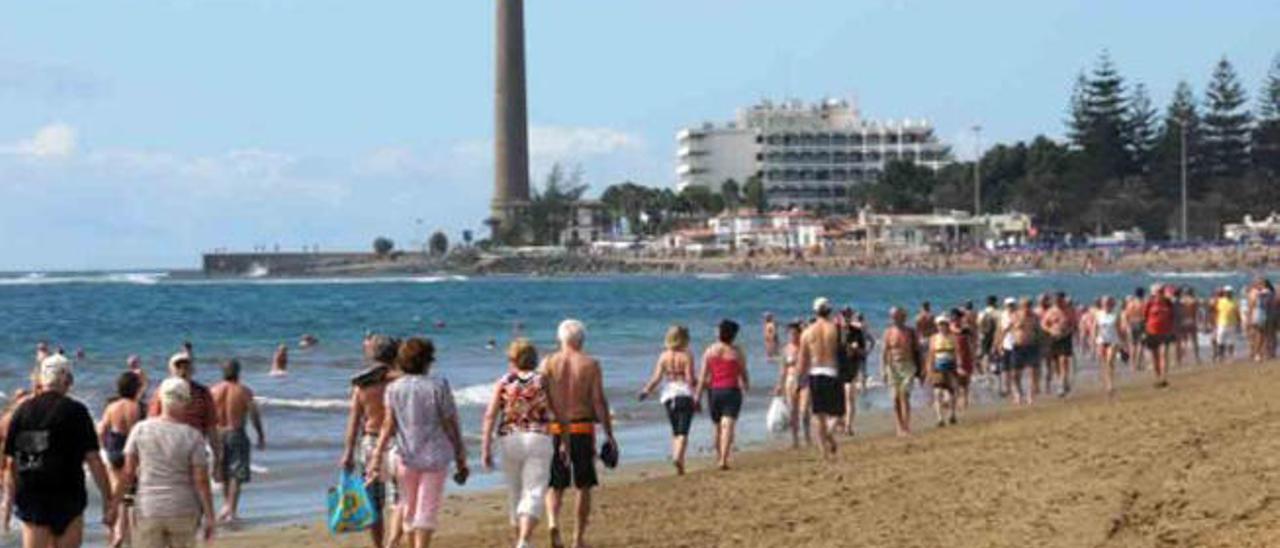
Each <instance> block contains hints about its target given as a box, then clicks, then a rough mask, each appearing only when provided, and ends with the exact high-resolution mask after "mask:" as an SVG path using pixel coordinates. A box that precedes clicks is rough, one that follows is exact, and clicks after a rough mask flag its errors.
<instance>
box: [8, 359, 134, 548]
mask: <svg viewBox="0 0 1280 548" xmlns="http://www.w3.org/2000/svg"><path fill="white" fill-rule="evenodd" d="M39 380H40V386H41V391H40V393H39V394H37V395H35V396H32V397H31V399H29V400H27V401H26V402H23V404H22V405H21V406H20V407H18V409H17V411H15V412H14V413H13V418H12V420H11V421H10V423H9V430H8V437H7V440H8V443H6V445H5V456H7V457H8V458H10V459H12V465H11V466H10V467H9V481H10V482H11V485H13V486H14V491H13V493H12V494H11V495H10V496H11V497H13V502H14V504H15V506H16V510H17V515H18V519H21V520H22V545H23V546H39V547H42V548H43V547H46V546H53V547H57V548H62V547H72V546H80V544H81V543H82V542H83V538H84V509H85V507H87V506H88V493H87V492H86V490H85V481H84V480H85V478H84V469H85V467H88V469H89V473H90V474H91V475H92V476H93V481H94V483H95V484H97V486H98V492H99V493H101V495H102V501H103V504H102V515H103V523H105V524H107V525H108V526H110V524H113V523H115V505H114V504H112V498H111V490H110V487H109V486H108V485H109V484H108V482H107V469H106V466H105V465H104V464H103V463H102V457H101V456H100V455H99V453H98V436H97V434H96V433H95V432H94V425H93V418H92V417H90V415H89V410H88V409H86V408H85V406H84V404H83V403H80V402H78V401H76V400H74V399H72V398H71V397H69V396H67V392H68V391H70V390H71V385H72V382H73V378H72V371H71V362H70V361H69V360H67V358H66V357H65V356H62V355H60V354H54V355H52V356H48V357H46V358H45V359H44V360H43V361H41V362H40V370H39Z"/></svg>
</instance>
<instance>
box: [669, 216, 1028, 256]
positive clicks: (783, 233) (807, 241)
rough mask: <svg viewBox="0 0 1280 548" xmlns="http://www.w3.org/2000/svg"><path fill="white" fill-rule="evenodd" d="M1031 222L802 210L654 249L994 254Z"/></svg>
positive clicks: (728, 225) (715, 221)
mask: <svg viewBox="0 0 1280 548" xmlns="http://www.w3.org/2000/svg"><path fill="white" fill-rule="evenodd" d="M1031 230H1032V225H1031V218H1030V217H1028V216H1027V215H1024V214H1021V213H1005V214H997V215H980V216H977V217H974V216H972V215H970V214H969V213H967V212H963V211H951V212H944V213H930V214H906V215H895V214H885V213H874V212H871V211H867V210H864V211H862V212H860V213H859V214H858V216H857V217H828V218H825V219H818V218H816V217H814V216H813V215H811V214H809V213H808V212H805V211H801V210H792V211H782V212H770V213H763V214H762V213H756V212H755V211H752V210H741V211H738V212H736V213H727V212H726V213H722V214H720V215H718V216H716V217H714V218H712V219H709V220H708V221H707V224H706V227H705V228H702V227H699V228H693V229H686V230H679V231H676V232H673V233H671V234H668V235H666V236H664V237H662V238H659V239H658V240H656V241H655V242H654V243H655V244H656V246H657V247H659V248H662V249H666V250H673V249H679V250H684V251H687V252H693V253H696V254H705V253H708V252H731V251H732V252H746V251H751V250H764V251H794V250H804V251H809V250H814V249H823V250H828V251H830V250H834V249H836V248H838V247H842V248H843V249H845V250H846V251H847V252H853V251H856V250H865V251H867V252H873V251H877V250H879V251H885V250H895V251H918V252H928V251H942V250H952V251H954V250H966V249H973V248H976V247H983V248H987V249H993V248H996V247H1000V246H1010V245H1021V244H1025V243H1027V241H1028V240H1029V237H1030V233H1031Z"/></svg>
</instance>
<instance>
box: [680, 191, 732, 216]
mask: <svg viewBox="0 0 1280 548" xmlns="http://www.w3.org/2000/svg"><path fill="white" fill-rule="evenodd" d="M680 198H681V199H682V200H685V201H686V203H687V206H688V208H689V210H690V212H691V213H692V214H694V215H717V214H719V213H720V212H721V211H724V198H723V197H721V196H720V195H719V194H716V193H714V192H711V190H710V189H708V188H707V187H704V186H699V185H689V186H687V187H684V190H681V191H680Z"/></svg>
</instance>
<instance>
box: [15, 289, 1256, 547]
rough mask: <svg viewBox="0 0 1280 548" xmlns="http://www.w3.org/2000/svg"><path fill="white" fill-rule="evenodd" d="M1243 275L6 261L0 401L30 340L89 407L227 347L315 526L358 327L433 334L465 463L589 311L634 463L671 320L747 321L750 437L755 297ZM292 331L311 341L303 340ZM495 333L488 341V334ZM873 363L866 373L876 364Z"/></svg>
mask: <svg viewBox="0 0 1280 548" xmlns="http://www.w3.org/2000/svg"><path fill="white" fill-rule="evenodd" d="M1248 276H1249V274H1248V273H1237V272H1198V273H1151V274H1140V275H1139V274H1106V275H1095V276H1082V275H1059V274H1045V273H1039V272H1015V273H1004V274H967V275H928V276H917V275H910V274H903V275H874V276H804V275H729V274H725V275H701V276H686V277H595V278H516V277H512V278H505V277H494V278H474V279H470V278H465V277H458V276H439V277H416V278H387V279H360V280H344V279H296V280H276V279H254V280H216V281H207V280H192V279H180V278H176V277H170V276H168V275H166V274H164V273H150V272H140V273H78V274H47V275H44V274H25V273H23V274H7V275H0V390H2V391H3V393H4V394H5V395H6V397H7V395H8V394H11V393H12V391H13V390H14V389H15V388H18V387H21V386H24V385H25V384H26V375H27V374H28V373H29V371H30V369H31V365H32V356H33V350H34V345H35V343H36V341H40V340H47V341H49V342H50V343H51V344H53V345H58V346H62V347H63V348H65V349H66V351H67V352H68V354H72V353H74V352H75V351H76V350H77V349H83V350H84V352H85V358H84V359H83V360H81V361H80V362H78V363H77V370H76V383H77V384H76V386H75V387H74V389H73V394H74V395H75V396H76V397H77V398H80V399H81V400H83V401H85V402H86V403H87V404H88V405H89V407H90V409H91V410H92V411H93V412H95V413H98V412H100V410H101V408H102V406H103V402H104V401H105V400H106V398H107V397H108V396H109V395H110V392H111V390H113V387H114V378H115V377H116V375H118V374H119V373H120V372H121V370H122V369H123V364H124V360H125V357H126V356H128V355H129V354H138V355H140V356H142V358H143V363H144V366H145V367H146V369H147V370H148V372H149V373H150V376H151V377H152V379H160V378H162V377H163V375H164V373H165V372H164V364H165V361H166V359H167V357H168V356H169V355H170V354H172V353H173V352H175V351H177V350H178V349H179V345H180V344H181V342H182V341H184V340H189V341H191V342H193V343H194V345H195V352H196V356H197V364H198V365H197V374H196V376H197V378H198V379H199V380H201V381H203V382H205V383H206V384H213V383H214V382H215V381H216V380H217V379H218V375H219V373H218V368H217V364H218V363H219V362H220V361H222V360H224V359H227V358H231V357H235V358H238V359H240V360H241V362H242V363H243V364H244V366H245V374H244V382H246V383H247V384H248V385H249V386H250V387H252V388H253V389H254V390H255V392H256V393H257V395H258V396H259V397H260V398H261V404H262V407H263V410H264V414H265V420H266V427H267V432H268V434H267V435H268V450H267V451H265V452H261V453H257V454H255V465H256V466H255V467H256V469H257V471H258V474H257V476H256V477H255V478H254V480H253V483H252V484H251V485H249V486H248V487H247V488H246V491H245V498H244V503H243V504H242V513H243V514H244V515H245V516H246V517H247V518H249V519H248V524H249V525H251V526H252V525H263V524H274V523H285V522H296V521H308V522H310V521H315V520H318V519H320V518H321V517H322V514H323V504H324V502H323V501H324V494H325V489H326V488H327V486H328V485H330V484H331V483H332V482H333V479H334V477H335V475H336V463H337V460H338V456H339V452H340V450H341V443H342V429H343V425H344V418H345V414H346V403H345V400H346V397H347V395H348V386H349V385H348V382H347V379H348V378H349V376H350V375H351V374H352V373H354V372H355V371H357V370H358V369H359V368H360V367H361V359H360V341H361V338H362V336H363V335H364V333H365V332H366V331H369V330H372V331H377V332H383V333H390V334H394V335H397V336H423V337H429V338H431V339H432V340H433V341H434V342H435V344H436V347H437V357H438V363H437V364H436V365H435V367H434V369H433V374H435V375H439V376H443V377H445V378H447V379H448V380H449V381H450V383H451V384H452V386H453V387H454V389H455V393H456V397H457V400H458V403H459V405H460V407H461V413H462V427H463V431H464V433H465V435H466V437H467V438H468V440H469V444H470V446H471V455H472V457H473V459H474V458H475V457H476V456H477V454H478V450H477V449H476V441H477V437H478V434H479V431H480V420H481V417H480V416H481V413H482V412H483V407H482V406H483V405H484V403H485V402H486V399H487V398H488V397H489V395H490V390H489V388H490V383H491V382H492V381H493V380H494V379H495V378H497V377H498V376H499V375H500V374H501V373H502V372H503V371H504V369H505V363H504V359H503V356H502V348H503V346H504V345H505V343H506V342H507V341H508V340H510V338H511V337H512V336H513V334H514V333H516V332H519V333H522V334H523V335H525V336H528V337H530V338H532V339H533V340H534V341H535V342H536V343H537V345H538V346H539V348H540V349H542V350H543V351H549V350H551V349H553V348H554V334H555V328H556V325H557V323H558V322H559V321H560V320H562V319H564V318H567V317H573V318H577V319H580V320H582V321H583V322H585V323H586V325H587V350H588V351H589V352H591V353H593V354H595V355H596V356H598V357H599V358H600V359H601V361H602V363H603V366H604V370H605V378H606V391H607V393H608V395H609V398H610V400H611V405H612V407H613V409H614V413H615V416H616V417H617V424H618V428H619V432H620V436H619V437H620V442H621V445H622V454H623V458H624V461H630V462H635V461H642V460H661V459H664V458H665V455H666V452H667V448H668V438H667V436H668V432H669V431H668V427H667V425H666V422H665V418H664V416H663V413H662V410H661V407H660V406H659V405H658V404H657V403H656V402H653V401H652V400H650V401H649V402H644V403H640V402H637V401H636V398H635V393H636V391H637V390H638V389H639V388H640V387H641V385H642V384H643V383H644V381H645V380H646V379H647V377H648V375H649V373H650V372H651V368H652V367H653V362H654V360H655V358H656V357H657V355H658V353H659V351H660V350H661V346H662V337H663V334H664V332H665V330H666V328H667V327H668V326H669V325H671V324H673V323H681V324H684V325H687V326H689V327H690V330H691V332H692V336H693V340H694V341H695V351H697V350H698V349H700V348H701V347H703V346H704V345H705V344H706V343H707V342H709V341H710V340H711V339H712V337H713V334H714V326H715V324H716V323H717V322H719V321H720V320H721V319H722V318H732V319H735V320H737V321H738V322H740V323H741V324H742V325H743V335H742V340H741V341H740V342H741V344H742V345H743V347H744V348H745V349H746V350H747V351H748V354H749V362H750V368H749V370H750V374H751V377H752V391H751V394H750V395H749V397H748V400H747V401H748V403H747V414H746V418H744V420H743V427H742V428H743V434H742V436H743V439H744V441H745V442H747V443H752V442H760V441H764V440H765V439H766V438H767V435H766V433H765V432H764V429H763V425H762V423H763V421H762V419H760V417H761V416H762V410H763V408H764V406H765V405H766V403H767V402H768V399H769V395H768V393H769V390H770V389H771V388H772V386H773V383H774V380H775V379H776V377H777V369H776V367H775V366H774V365H773V364H770V363H767V362H766V361H765V360H764V356H763V353H764V352H763V343H762V338H761V316H762V315H763V314H764V313H765V312H767V311H771V312H773V313H775V315H777V316H778V318H779V320H780V321H781V322H783V323H785V322H786V321H788V320H790V319H792V318H798V317H801V316H803V315H805V314H807V313H808V307H809V305H810V303H811V302H812V300H813V298H814V297H816V296H827V297H829V298H831V299H832V300H833V302H835V303H836V304H837V305H838V306H845V305H848V306H852V307H854V308H855V309H857V310H859V311H862V312H864V313H865V314H866V315H867V316H868V319H869V320H870V321H871V324H872V326H873V328H874V329H875V331H876V333H877V335H878V332H879V330H880V329H882V328H883V326H884V325H885V316H886V312H887V310H888V308H889V307H890V306H891V305H895V304H897V305H906V306H910V307H912V309H913V310H914V308H915V307H916V306H917V305H918V304H919V303H920V302H921V301H924V300H929V301H931V302H933V303H934V305H935V309H939V308H942V307H951V306H957V305H959V304H961V303H963V302H964V301H966V300H973V301H975V303H976V304H978V305H979V306H981V302H982V300H983V299H984V298H985V296H986V295H989V294H994V295H999V296H1001V297H1003V296H1020V295H1033V294H1038V293H1041V292H1044V291H1048V290H1058V289H1061V290H1065V291H1067V292H1069V293H1071V294H1072V295H1073V296H1076V297H1077V298H1078V299H1092V298H1094V297H1097V296H1100V295H1104V294H1112V295H1124V294H1128V293H1130V292H1132V290H1133V288H1134V287H1135V286H1146V285H1149V284H1150V283H1151V282H1153V281H1156V280H1164V281H1169V282H1174V283H1178V284H1184V285H1189V286H1192V287H1195V288H1196V289H1197V290H1198V291H1199V292H1200V294H1202V295H1203V294H1205V293H1206V292H1207V291H1209V290H1210V289H1211V288H1213V287H1218V286H1221V285H1224V284H1232V285H1235V286H1236V287H1240V286H1241V285H1242V284H1243V283H1244V282H1246V281H1247V279H1248ZM304 333H309V334H312V335H315V336H316V337H318V338H319V340H320V344H319V345H318V346H316V347H314V348H312V349H307V350H302V349H298V348H297V346H296V341H297V340H298V338H299V336H301V335H302V334H304ZM491 339H492V340H494V341H496V342H497V345H498V347H497V349H488V348H486V343H487V342H488V341H489V340H491ZM280 343H287V344H289V345H290V346H291V352H290V357H291V363H290V373H289V375H288V376H285V377H271V376H268V375H267V370H268V368H269V362H270V358H271V354H272V352H273V350H274V348H275V347H276V345H278V344H280ZM870 367H871V370H872V371H878V364H877V363H876V362H875V361H874V360H873V361H872V364H871V366H870ZM863 405H864V406H866V407H867V408H869V409H871V410H874V411H883V410H884V409H885V408H886V406H887V402H886V400H885V398H884V394H883V393H877V392H876V391H873V393H872V394H871V397H869V398H864V401H863ZM692 435H693V443H692V447H693V449H694V451H695V452H698V451H700V450H701V451H705V450H707V449H708V446H709V443H708V441H707V439H708V438H709V436H710V430H709V428H708V425H707V421H706V419H705V415H704V416H703V418H701V419H700V420H699V421H698V422H696V423H695V427H694V432H693V434H692ZM477 464H478V463H477ZM473 467H474V468H478V466H476V465H473ZM498 479H499V478H497V477H496V476H495V475H491V474H490V475H485V474H482V475H480V476H478V477H476V478H475V479H474V480H473V482H472V483H471V484H470V485H469V486H468V487H469V488H472V489H475V488H485V487H488V486H493V485H496V484H497V481H498ZM606 480H607V476H606ZM451 488H452V487H451ZM91 508H92V507H91ZM91 529H94V530H98V531H100V530H101V528H93V527H91ZM9 540H12V537H10V539H9Z"/></svg>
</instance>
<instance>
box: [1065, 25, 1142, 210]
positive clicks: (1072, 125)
mask: <svg viewBox="0 0 1280 548" xmlns="http://www.w3.org/2000/svg"><path fill="white" fill-rule="evenodd" d="M1124 86H1125V84H1124V78H1123V77H1122V76H1120V72H1119V71H1118V70H1117V69H1116V66H1115V63H1114V62H1112V60H1111V55H1110V54H1109V53H1108V52H1107V51H1105V50H1104V51H1103V52H1102V54H1101V55H1099V57H1098V61H1097V62H1096V63H1095V64H1094V67H1093V70H1092V71H1090V73H1089V75H1088V76H1087V77H1079V78H1077V81H1076V90H1075V92H1074V93H1073V94H1072V100H1071V108H1070V112H1071V119H1070V120H1069V121H1068V125H1069V129H1070V133H1071V139H1072V142H1073V144H1074V145H1075V147H1076V148H1077V149H1078V150H1080V151H1081V152H1082V155H1081V157H1080V160H1079V162H1080V164H1079V165H1080V167H1081V169H1083V170H1084V172H1085V173H1087V174H1089V176H1088V177H1085V178H1083V179H1082V181H1083V183H1084V184H1085V185H1086V186H1088V187H1093V188H1089V189H1088V190H1090V191H1096V190H1097V189H1096V185H1097V184H1098V181H1101V180H1105V179H1108V178H1112V177H1118V176H1121V175H1123V174H1125V173H1126V172H1128V171H1129V168H1130V166H1129V159H1128V158H1129V154H1128V152H1127V150H1126V149H1127V147H1126V137H1127V133H1126V129H1125V126H1126V124H1125V121H1126V114H1127V113H1126V110H1125V106H1126V101H1125V87H1124Z"/></svg>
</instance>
